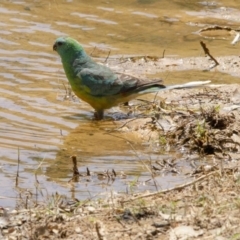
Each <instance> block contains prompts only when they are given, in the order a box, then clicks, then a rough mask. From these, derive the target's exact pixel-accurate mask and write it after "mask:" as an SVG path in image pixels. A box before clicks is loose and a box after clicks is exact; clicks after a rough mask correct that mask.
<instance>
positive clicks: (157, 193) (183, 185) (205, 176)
mask: <svg viewBox="0 0 240 240" xmlns="http://www.w3.org/2000/svg"><path fill="white" fill-rule="evenodd" d="M217 172H219V170H217V171H214V172H211V173H209V174H207V175H203V176H201V177H199V178H197V179H195V180H193V181H191V182H188V183H185V184H182V185H179V186H177V187H173V188H168V189H165V190H162V191H158V192H154V193H149V194H143V195H140V196H137V197H133V198H130V199H127V200H124V201H122V203H126V202H131V201H135V200H137V199H141V198H146V197H153V196H157V195H159V194H162V193H167V192H170V191H173V190H181V189H183V188H185V187H188V186H190V185H193V184H195V183H197V182H200V181H201V180H203V179H205V178H207V177H209V176H211V175H213V174H215V173H217Z"/></svg>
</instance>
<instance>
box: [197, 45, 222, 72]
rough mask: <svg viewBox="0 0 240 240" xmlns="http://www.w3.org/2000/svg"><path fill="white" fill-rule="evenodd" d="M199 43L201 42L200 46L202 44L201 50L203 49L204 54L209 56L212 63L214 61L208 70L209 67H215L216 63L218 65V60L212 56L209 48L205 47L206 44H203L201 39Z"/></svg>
mask: <svg viewBox="0 0 240 240" xmlns="http://www.w3.org/2000/svg"><path fill="white" fill-rule="evenodd" d="M200 44H201V46H202V48H203V51H204V53H205V55H207V56H209V57H210V59H211V60H213V61H214V63H215V65H214V66H212V67H210V68H209V69H208V70H210V69H212V68H214V67H216V66H217V65H219V62H218V61H217V60H216V58H214V57H213V55H212V54H211V53H210V51H209V49H208V48H207V46H206V44H205V43H204V42H202V41H200Z"/></svg>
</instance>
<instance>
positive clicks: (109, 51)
mask: <svg viewBox="0 0 240 240" xmlns="http://www.w3.org/2000/svg"><path fill="white" fill-rule="evenodd" d="M110 53H111V50H109V52H108V55H107V57H106V59H105V61H104V63H107V60H108V58H109V56H110Z"/></svg>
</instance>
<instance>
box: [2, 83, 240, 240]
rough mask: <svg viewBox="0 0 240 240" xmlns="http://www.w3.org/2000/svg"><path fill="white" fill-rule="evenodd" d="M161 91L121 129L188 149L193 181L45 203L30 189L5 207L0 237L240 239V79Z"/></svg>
mask: <svg viewBox="0 0 240 240" xmlns="http://www.w3.org/2000/svg"><path fill="white" fill-rule="evenodd" d="M156 99H157V100H155V101H152V102H147V101H145V102H141V103H139V104H137V105H132V106H127V107H126V108H127V109H128V111H129V113H130V114H131V113H132V112H133V111H134V112H135V113H136V112H138V113H139V115H135V116H136V117H135V118H132V119H131V120H129V119H128V120H124V124H123V125H121V126H120V127H119V128H118V130H120V131H132V132H134V133H135V134H138V136H139V137H140V138H142V140H143V141H146V140H147V141H149V142H151V143H152V144H157V146H158V148H159V149H162V151H171V149H175V150H179V151H180V150H181V151H182V150H183V149H184V153H185V155H186V158H189V159H190V161H191V164H192V171H191V172H190V173H186V175H188V176H190V177H191V178H190V179H191V180H190V181H189V182H187V183H185V184H183V185H178V186H175V187H174V188H172V189H162V190H158V191H156V192H151V193H142V194H135V193H131V194H130V193H129V194H125V195H121V194H118V193H116V192H109V196H107V197H106V198H102V199H97V200H92V199H87V200H86V201H78V200H77V199H75V200H72V199H68V198H67V197H63V196H59V195H57V194H56V195H54V196H50V197H48V199H46V202H45V203H40V202H36V200H34V199H35V198H34V196H32V195H30V194H25V195H24V196H25V197H23V200H22V205H21V206H20V205H19V208H18V209H16V210H13V211H8V210H6V209H3V208H1V209H0V210H1V212H0V230H1V231H0V239H107V240H108V239H171V240H175V239H218V240H223V239H234V240H236V239H240V224H239V216H240V199H239V194H240V165H239V159H240V154H239V152H240V151H239V145H240V136H239V130H240V127H239V118H240V112H239V107H240V105H239V103H240V85H238V84H231V85H220V86H216V85H210V86H205V87H201V88H197V89H191V90H190V89H188V90H184V89H183V90H172V91H171V92H169V91H166V92H163V93H161V98H156ZM146 136H147V137H146ZM196 155H197V156H198V159H199V157H200V159H202V162H201V161H200V163H199V161H198V162H196V161H195V158H194V156H196ZM174 166H175V165H174V162H162V163H150V165H149V169H151V170H150V171H151V174H152V178H153V179H154V176H155V174H157V173H158V172H161V171H162V170H163V169H164V168H166V167H168V168H171V171H174ZM75 170H76V171H75V172H74V173H73V179H75V178H77V177H79V176H78V174H79V173H78V171H77V169H75ZM108 177H110V178H113V177H114V176H113V175H109V176H108ZM75 180H76V179H75Z"/></svg>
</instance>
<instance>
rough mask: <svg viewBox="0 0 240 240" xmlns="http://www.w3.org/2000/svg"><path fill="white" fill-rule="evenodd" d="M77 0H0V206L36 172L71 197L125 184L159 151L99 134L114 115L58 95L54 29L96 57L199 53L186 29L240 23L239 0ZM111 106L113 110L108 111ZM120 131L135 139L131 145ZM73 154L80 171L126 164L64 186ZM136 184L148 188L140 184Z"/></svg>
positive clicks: (62, 90) (31, 184)
mask: <svg viewBox="0 0 240 240" xmlns="http://www.w3.org/2000/svg"><path fill="white" fill-rule="evenodd" d="M82 2H83V3H81V1H74V0H72V1H64V0H61V1H45V0H39V1H30V0H29V1H20V0H19V1H15V0H14V1H4V0H2V1H1V2H0V19H1V21H0V178H1V181H0V206H1V205H2V206H10V207H14V206H15V204H16V199H17V198H18V197H19V194H20V192H21V190H22V189H30V191H33V189H34V188H35V186H36V185H35V183H36V177H37V180H38V181H39V183H40V188H42V189H44V190H46V191H47V192H48V194H51V193H54V192H56V191H57V192H59V193H60V194H69V193H72V194H73V196H74V197H76V198H80V199H84V198H86V197H89V196H90V195H91V194H92V195H94V194H98V193H101V192H102V191H103V190H105V189H107V188H110V189H113V190H116V191H126V189H127V183H126V182H127V181H130V180H135V179H136V178H137V177H138V176H139V177H141V178H142V179H143V180H147V179H149V178H151V177H150V176H149V173H148V172H147V170H146V169H145V168H144V164H143V163H142V161H143V162H144V161H147V160H149V159H152V160H159V159H162V158H164V157H166V156H162V155H159V154H153V153H152V152H151V151H150V149H148V148H147V147H144V146H142V145H141V141H140V140H139V139H138V138H137V137H134V136H132V135H131V134H129V135H127V134H125V135H124V134H123V135H121V134H118V133H115V134H114V135H116V136H113V135H111V134H107V132H108V130H111V129H114V128H116V126H117V123H116V122H114V121H112V120H109V121H103V122H100V123H95V122H93V121H91V118H92V109H91V108H90V107H89V106H88V105H87V104H85V103H83V102H80V101H78V100H76V99H75V100H74V101H73V100H71V99H66V98H65V97H64V96H65V95H66V88H68V85H67V81H66V77H65V75H64V72H63V69H62V66H61V63H60V59H59V57H58V56H57V54H56V53H55V52H53V51H52V45H53V42H54V41H55V39H56V38H57V37H59V36H62V35H70V36H72V37H74V38H76V39H78V40H79V41H80V42H81V43H82V44H83V46H84V47H85V48H86V50H87V51H88V52H89V53H91V52H92V51H93V49H94V47H97V49H98V50H97V51H94V53H93V55H94V54H95V55H96V56H95V57H98V56H102V57H103V56H106V55H107V52H108V51H109V50H111V54H112V55H113V56H114V55H115V56H117V55H118V56H122V55H159V56H161V55H162V52H163V50H164V49H166V50H167V54H169V55H178V56H182V57H184V56H193V55H194V56H198V55H200V54H201V53H200V52H201V50H200V48H199V40H200V37H199V36H198V35H197V34H194V32H196V31H198V30H199V29H200V28H201V26H204V24H205V23H211V24H214V23H224V22H227V23H228V24H230V25H231V26H232V27H233V28H237V27H238V26H239V22H240V14H239V10H240V3H238V1H211V2H204V1H202V2H201V1H192V0H189V1H177V0H175V1H167V0H162V1H154V0H138V1H137V0H136V1H132V0H130V1H129V0H122V1H100V2H99V1H94V0H90V1H86V3H84V1H82ZM229 13H230V14H229ZM231 13H232V14H231ZM229 15H230V16H231V17H229ZM219 16H221V18H220V17H219ZM209 44H211V41H209ZM219 45H221V46H223V47H221V48H219V47H218V51H217V52H215V54H222V55H230V54H235V53H236V48H234V47H232V46H230V45H229V40H226V39H222V40H219V42H218V46H219ZM215 46H216V45H212V50H213V51H214V50H215V49H216V48H215ZM115 111H120V110H119V109H118V108H115V109H112V110H109V111H108V112H109V113H110V115H111V114H113V113H114V112H115ZM126 138H127V139H128V140H130V141H132V142H134V143H135V148H136V151H137V152H135V151H134V149H133V148H132V147H131V146H130V144H129V143H128V142H127V141H126V140H125V139H126ZM73 154H75V155H77V157H78V160H79V169H80V170H81V171H85V170H86V168H87V167H88V168H89V169H90V170H91V171H105V170H107V169H110V170H111V169H113V168H114V169H115V171H118V172H121V171H124V172H125V173H127V176H128V179H127V180H126V179H124V178H123V179H121V180H119V181H116V182H114V183H111V184H107V183H106V181H105V182H102V184H100V183H101V181H100V183H99V181H94V179H93V180H92V182H91V181H90V182H80V183H77V184H74V187H73V184H69V183H68V181H69V179H70V178H71V174H72V164H71V160H70V159H69V157H70V156H71V155H73ZM18 159H19V160H20V164H19V181H18V184H17V187H15V178H16V173H17V166H18V164H17V163H18ZM35 174H36V175H35ZM161 179H162V180H160V185H161V184H162V185H161V186H162V187H168V186H169V185H171V184H172V183H174V184H175V183H176V182H177V183H179V182H181V178H178V179H177V180H175V178H173V176H171V175H169V176H165V177H163V178H161ZM139 189H140V190H145V189H150V190H151V189H155V187H154V186H153V184H149V186H148V185H147V184H146V186H139Z"/></svg>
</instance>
